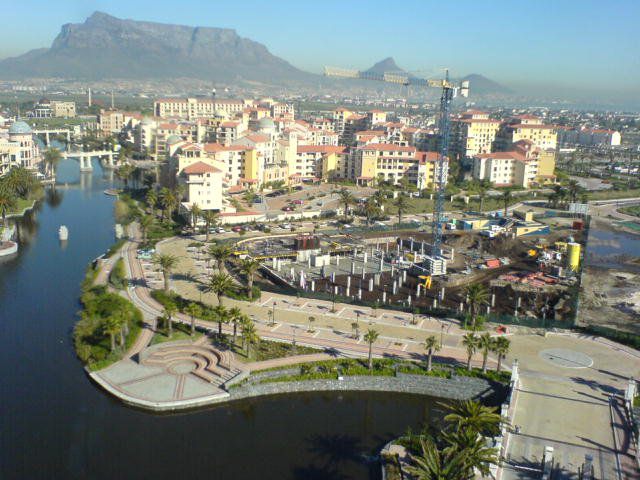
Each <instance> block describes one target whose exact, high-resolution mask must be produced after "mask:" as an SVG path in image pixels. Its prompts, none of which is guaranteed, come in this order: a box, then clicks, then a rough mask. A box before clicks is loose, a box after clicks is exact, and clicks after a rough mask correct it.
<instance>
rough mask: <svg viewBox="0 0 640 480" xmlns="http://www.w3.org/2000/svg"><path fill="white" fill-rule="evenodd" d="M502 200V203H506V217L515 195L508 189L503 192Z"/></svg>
mask: <svg viewBox="0 0 640 480" xmlns="http://www.w3.org/2000/svg"><path fill="white" fill-rule="evenodd" d="M500 198H502V202H503V203H504V216H505V217H506V216H507V214H508V213H509V204H510V203H511V200H512V199H513V193H512V192H511V189H510V188H507V189H506V190H505V191H503V192H502V195H501V197H500Z"/></svg>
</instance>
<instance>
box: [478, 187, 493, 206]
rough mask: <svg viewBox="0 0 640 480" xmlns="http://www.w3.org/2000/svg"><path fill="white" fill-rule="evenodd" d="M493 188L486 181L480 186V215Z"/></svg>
mask: <svg viewBox="0 0 640 480" xmlns="http://www.w3.org/2000/svg"><path fill="white" fill-rule="evenodd" d="M490 188H491V184H490V183H487V182H485V181H484V180H483V181H481V182H480V184H479V185H478V198H479V199H480V213H482V210H483V206H484V199H485V197H486V196H487V192H488V191H489V189H490Z"/></svg>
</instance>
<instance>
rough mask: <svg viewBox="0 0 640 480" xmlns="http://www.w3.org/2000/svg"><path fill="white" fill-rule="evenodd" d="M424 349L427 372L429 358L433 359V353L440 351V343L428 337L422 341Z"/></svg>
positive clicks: (429, 364) (432, 337) (429, 365)
mask: <svg viewBox="0 0 640 480" xmlns="http://www.w3.org/2000/svg"><path fill="white" fill-rule="evenodd" d="M424 348H425V349H426V350H427V371H428V372H430V371H431V358H432V357H433V352H438V351H440V342H439V341H438V339H437V338H436V337H435V336H433V335H430V336H428V337H427V339H426V340H425V341H424Z"/></svg>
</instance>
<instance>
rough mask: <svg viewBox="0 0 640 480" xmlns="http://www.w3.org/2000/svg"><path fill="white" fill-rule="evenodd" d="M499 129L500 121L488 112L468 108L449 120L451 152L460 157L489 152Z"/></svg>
mask: <svg viewBox="0 0 640 480" xmlns="http://www.w3.org/2000/svg"><path fill="white" fill-rule="evenodd" d="M499 129H500V121H499V120H493V119H490V118H489V114H488V113H486V112H481V111H478V110H468V111H467V112H465V113H463V114H462V115H461V116H460V118H457V119H455V120H453V121H452V122H451V152H452V153H453V154H455V155H457V156H458V157H460V158H465V157H467V158H470V157H473V156H474V155H477V154H479V153H489V152H491V150H492V148H493V144H494V142H495V139H496V134H497V133H498V130H499Z"/></svg>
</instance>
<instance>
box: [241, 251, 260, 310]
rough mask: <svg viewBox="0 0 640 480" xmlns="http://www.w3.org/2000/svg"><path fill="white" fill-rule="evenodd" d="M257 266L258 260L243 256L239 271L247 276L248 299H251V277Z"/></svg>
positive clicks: (252, 277) (258, 266) (258, 265)
mask: <svg viewBox="0 0 640 480" xmlns="http://www.w3.org/2000/svg"><path fill="white" fill-rule="evenodd" d="M259 268H260V262H259V261H258V260H254V259H252V258H245V259H244V260H242V262H241V263H240V272H241V273H242V274H243V275H246V277H247V296H248V297H249V301H251V300H253V279H254V276H255V273H256V271H257V270H258V269H259Z"/></svg>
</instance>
